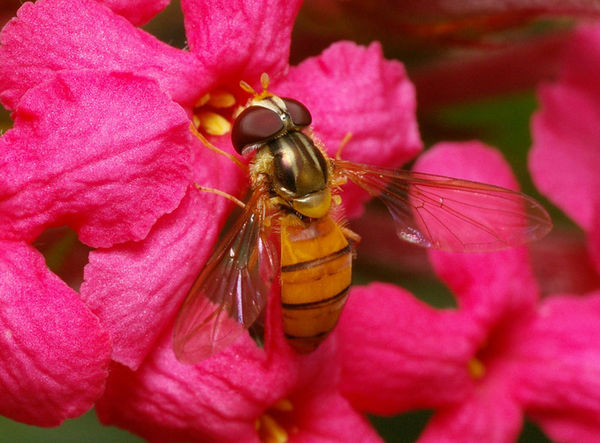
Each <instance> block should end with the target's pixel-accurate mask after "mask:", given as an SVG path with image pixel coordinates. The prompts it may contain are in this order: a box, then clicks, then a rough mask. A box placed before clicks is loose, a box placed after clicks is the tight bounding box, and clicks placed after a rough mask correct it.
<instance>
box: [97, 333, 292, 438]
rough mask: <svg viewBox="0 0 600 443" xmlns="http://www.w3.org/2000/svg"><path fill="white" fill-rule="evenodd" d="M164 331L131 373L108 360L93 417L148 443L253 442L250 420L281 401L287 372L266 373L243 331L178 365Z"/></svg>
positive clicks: (258, 351)
mask: <svg viewBox="0 0 600 443" xmlns="http://www.w3.org/2000/svg"><path fill="white" fill-rule="evenodd" d="M170 335H171V334H170V331H167V333H166V335H165V336H163V338H162V339H161V341H160V343H159V345H158V347H157V348H156V349H155V351H154V352H153V353H152V354H151V355H150V356H149V357H148V358H147V359H146V360H145V361H144V363H143V364H142V366H141V367H140V368H139V370H138V371H136V372H133V371H131V370H129V369H127V368H124V367H122V366H119V365H117V364H115V365H114V367H113V368H112V371H111V377H110V379H109V382H108V385H107V388H106V392H105V395H104V397H103V398H102V399H101V400H100V402H99V403H98V405H97V412H98V415H99V416H100V419H101V421H102V422H103V423H104V424H113V425H117V426H119V427H123V428H125V429H129V430H131V431H132V432H135V433H136V434H139V435H141V436H142V437H144V438H147V439H150V440H152V441H224V440H226V441H257V440H258V439H257V438H256V437H253V436H255V435H256V431H255V428H254V423H255V420H256V419H257V418H258V417H259V416H260V415H261V414H262V412H263V411H264V410H265V409H266V408H267V407H268V406H269V405H271V404H274V403H276V402H277V401H279V400H280V399H282V398H283V396H284V395H285V390H286V389H287V388H288V385H289V382H288V381H287V378H288V377H287V375H289V370H288V369H286V368H285V367H275V368H274V369H273V370H272V371H268V368H267V366H266V364H265V361H264V357H265V354H264V352H263V351H262V350H261V349H259V348H257V347H256V345H255V344H254V343H253V342H252V340H251V339H250V338H249V337H248V336H246V337H244V338H241V339H240V340H238V341H237V342H236V343H235V344H234V345H232V346H230V347H229V348H227V349H226V350H225V351H223V352H221V353H219V354H217V355H215V356H213V357H212V358H210V359H208V360H205V361H203V362H201V363H199V364H197V365H194V366H192V365H185V364H181V363H179V362H177V361H176V360H175V356H174V355H173V351H172V349H171V341H170ZM286 374H287V375H286Z"/></svg>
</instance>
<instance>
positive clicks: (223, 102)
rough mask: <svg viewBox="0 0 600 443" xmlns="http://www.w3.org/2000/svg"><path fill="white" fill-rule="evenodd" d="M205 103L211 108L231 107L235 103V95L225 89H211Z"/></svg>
mask: <svg viewBox="0 0 600 443" xmlns="http://www.w3.org/2000/svg"><path fill="white" fill-rule="evenodd" d="M209 95H210V97H209V98H208V100H207V101H206V103H205V104H208V105H209V106H212V107H213V108H218V109H223V108H231V107H232V106H233V105H235V97H234V95H233V94H232V93H231V92H227V91H219V90H217V91H213V92H211V93H210V94H209Z"/></svg>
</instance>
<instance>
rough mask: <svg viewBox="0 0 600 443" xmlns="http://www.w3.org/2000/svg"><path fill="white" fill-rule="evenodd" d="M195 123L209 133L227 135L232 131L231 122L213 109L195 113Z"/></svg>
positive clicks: (201, 129) (199, 128)
mask: <svg viewBox="0 0 600 443" xmlns="http://www.w3.org/2000/svg"><path fill="white" fill-rule="evenodd" d="M194 125H195V126H196V128H198V130H200V131H203V132H205V133H207V134H209V135H225V134H227V133H229V132H230V131H231V123H230V122H229V120H227V119H226V118H225V117H223V116H222V115H220V114H217V113H216V112H212V111H200V112H198V113H196V114H195V115H194Z"/></svg>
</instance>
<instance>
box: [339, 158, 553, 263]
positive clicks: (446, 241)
mask: <svg viewBox="0 0 600 443" xmlns="http://www.w3.org/2000/svg"><path fill="white" fill-rule="evenodd" d="M334 165H335V169H336V172H337V173H338V174H341V175H342V176H346V177H348V178H349V179H350V180H351V181H353V182H354V183H356V184H357V185H358V186H360V187H361V188H363V189H364V190H366V191H367V192H368V193H369V194H371V195H372V196H375V197H379V198H380V199H381V200H382V201H383V203H384V204H385V205H386V206H387V208H388V209H389V211H390V213H391V215H392V218H393V219H394V224H395V227H396V232H397V233H398V236H399V237H400V238H402V239H404V240H406V241H408V242H411V243H415V244H417V245H420V246H424V247H427V248H435V249H441V250H445V251H453V252H483V251H493V250H498V249H503V248H508V247H512V246H517V245H520V244H523V243H526V242H529V241H533V240H536V239H539V238H541V237H543V236H544V235H546V234H547V233H548V232H549V231H550V229H551V228H552V221H551V220H550V216H549V215H548V213H547V212H546V211H545V209H544V208H543V207H542V206H541V205H540V204H539V203H538V202H537V201H535V200H534V199H532V198H531V197H528V196H527V195H525V194H522V193H520V192H515V191H511V190H509V189H504V188H500V187H497V186H493V185H487V184H484V183H477V182H471V181H467V180H459V179H455V178H449V177H443V176H438V175H433V174H425V173H421V172H412V171H405V170H393V169H386V168H380V167H376V166H370V165H363V164H357V163H352V162H348V161H344V160H337V161H335V162H334Z"/></svg>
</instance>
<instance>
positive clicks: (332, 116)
mask: <svg viewBox="0 0 600 443" xmlns="http://www.w3.org/2000/svg"><path fill="white" fill-rule="evenodd" d="M272 89H273V91H274V92H275V93H277V94H278V95H283V96H288V97H293V98H296V99H298V100H300V101H301V102H302V103H304V104H305V105H306V106H307V107H308V109H309V110H310V112H311V114H312V117H313V128H314V130H315V133H316V135H317V137H318V138H319V139H320V140H321V141H322V142H323V144H324V145H325V148H326V150H327V152H328V153H329V154H330V155H331V156H333V155H335V153H336V151H337V149H338V147H339V145H340V143H341V142H342V139H343V138H344V136H346V135H347V134H352V138H351V139H350V142H349V143H348V145H347V146H346V147H345V148H344V150H343V151H342V158H344V159H347V160H352V161H355V162H360V163H368V164H373V165H380V166H388V167H396V166H401V165H402V164H403V163H405V162H407V161H408V160H410V159H411V158H413V157H414V156H415V155H417V154H418V153H419V152H420V150H421V148H422V142H421V139H420V137H419V131H418V127H417V120H416V98H415V89H414V87H413V85H412V83H411V82H410V80H409V79H408V76H407V75H406V71H405V70H404V67H403V66H402V64H401V63H399V62H397V61H393V60H385V59H384V57H383V53H382V51H381V46H380V45H379V44H377V43H373V44H371V45H370V46H368V47H363V46H358V45H356V44H354V43H350V42H341V43H335V44H333V45H332V46H330V47H329V48H328V49H326V50H325V51H324V52H323V53H322V54H321V55H320V56H318V57H313V58H310V59H307V60H305V61H304V62H302V63H300V64H299V65H298V66H295V67H291V68H290V72H289V74H288V75H287V76H286V77H285V78H284V79H282V80H281V81H280V82H275V83H274V84H273V87H272ZM346 188H347V189H346V190H345V193H344V206H345V208H346V210H347V212H348V215H350V216H356V215H358V214H359V213H360V205H361V203H363V202H364V201H365V200H366V199H367V198H369V197H368V196H367V195H365V193H364V191H360V190H358V189H357V188H356V187H355V186H354V185H348V186H346Z"/></svg>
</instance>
